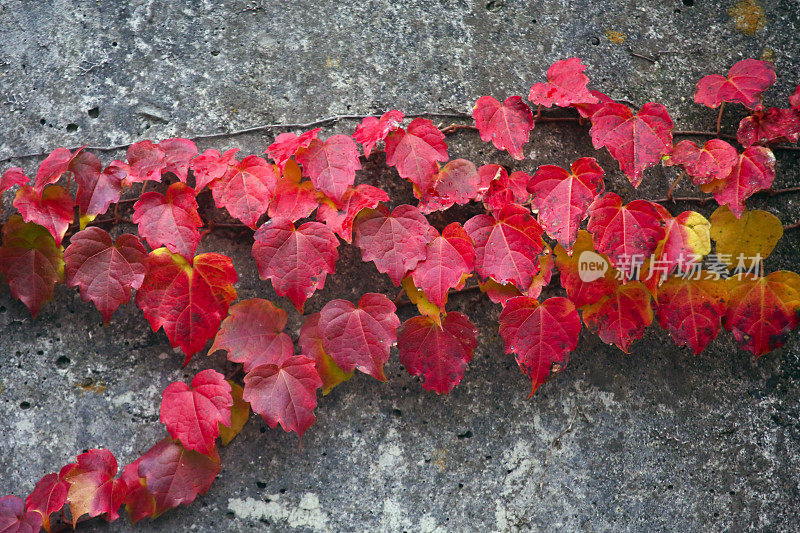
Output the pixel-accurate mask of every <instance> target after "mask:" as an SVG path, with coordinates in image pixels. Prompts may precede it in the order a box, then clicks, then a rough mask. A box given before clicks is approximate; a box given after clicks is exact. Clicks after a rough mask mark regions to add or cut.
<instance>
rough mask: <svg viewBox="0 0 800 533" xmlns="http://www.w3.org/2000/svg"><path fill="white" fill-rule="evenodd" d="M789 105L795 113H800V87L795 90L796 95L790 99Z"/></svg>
mask: <svg viewBox="0 0 800 533" xmlns="http://www.w3.org/2000/svg"><path fill="white" fill-rule="evenodd" d="M789 105H790V106H791V107H792V109H794V110H795V111H800V85H798V86H797V88H796V89H795V90H794V93H792V95H791V96H790V97H789Z"/></svg>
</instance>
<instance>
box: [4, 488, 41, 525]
mask: <svg viewBox="0 0 800 533" xmlns="http://www.w3.org/2000/svg"><path fill="white" fill-rule="evenodd" d="M41 528H42V515H40V514H39V513H37V512H36V511H25V504H24V503H23V501H22V498H18V497H17V496H3V497H2V498H0V531H1V532H2V533H37V532H38V531H39V530H41Z"/></svg>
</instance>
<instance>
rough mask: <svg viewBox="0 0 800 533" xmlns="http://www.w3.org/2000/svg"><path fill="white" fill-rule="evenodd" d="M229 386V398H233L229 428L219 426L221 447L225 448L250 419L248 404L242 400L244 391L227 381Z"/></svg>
mask: <svg viewBox="0 0 800 533" xmlns="http://www.w3.org/2000/svg"><path fill="white" fill-rule="evenodd" d="M228 383H230V385H231V396H233V406H232V407H231V427H226V426H224V425H222V424H220V425H219V438H220V440H222V445H223V446H227V445H228V444H230V442H231V441H232V440H233V438H234V437H235V436H236V435H238V434H239V432H241V431H242V428H243V427H244V424H245V422H247V419H248V418H250V404H249V403H247V402H246V401H244V400H243V399H242V393H243V392H244V389H242V387H240V386H239V385H237V384H236V383H234V382H233V381H231V380H228Z"/></svg>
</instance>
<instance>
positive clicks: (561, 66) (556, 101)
mask: <svg viewBox="0 0 800 533" xmlns="http://www.w3.org/2000/svg"><path fill="white" fill-rule="evenodd" d="M585 69H586V65H584V64H582V63H581V60H580V58H578V57H572V58H570V59H562V60H560V61H556V62H555V63H553V64H552V65H550V67H549V68H548V69H547V83H535V84H533V87H531V92H530V94H529V95H528V100H530V101H531V102H533V104H534V105H543V106H545V107H550V106H552V105H556V106H558V107H566V106H569V105H573V104H594V103H597V101H598V100H597V97H596V96H594V95H592V93H591V92H589V89H587V88H586V85H588V83H589V77H588V76H586V74H584V73H583V71H584V70H585Z"/></svg>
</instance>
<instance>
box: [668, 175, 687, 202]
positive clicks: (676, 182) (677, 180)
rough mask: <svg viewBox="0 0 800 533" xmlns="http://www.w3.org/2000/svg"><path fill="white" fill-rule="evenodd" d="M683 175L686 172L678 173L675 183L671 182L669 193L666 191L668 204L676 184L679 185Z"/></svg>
mask: <svg viewBox="0 0 800 533" xmlns="http://www.w3.org/2000/svg"><path fill="white" fill-rule="evenodd" d="M685 175H686V171H685V170H684V171H683V172H681V173H680V175H679V176H678V178H677V179H676V180H675V181H673V182H672V185H671V186H670V188H669V191H667V200H669V201H670V202H671V201H672V192H673V191H674V190H675V186H676V185H678V183H680V181H681V179H683V177H684V176H685Z"/></svg>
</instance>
